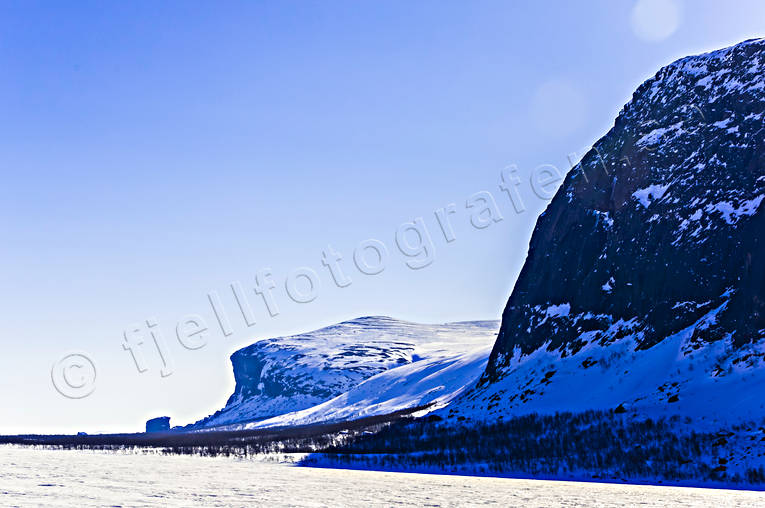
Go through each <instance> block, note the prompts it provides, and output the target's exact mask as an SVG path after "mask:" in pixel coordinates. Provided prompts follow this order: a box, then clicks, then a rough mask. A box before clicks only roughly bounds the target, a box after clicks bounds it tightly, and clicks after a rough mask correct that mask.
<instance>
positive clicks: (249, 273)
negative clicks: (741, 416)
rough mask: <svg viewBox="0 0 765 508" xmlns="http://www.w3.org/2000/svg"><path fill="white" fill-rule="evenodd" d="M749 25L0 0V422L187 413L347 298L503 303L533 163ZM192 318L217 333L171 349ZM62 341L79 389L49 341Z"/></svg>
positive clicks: (375, 303)
mask: <svg viewBox="0 0 765 508" xmlns="http://www.w3.org/2000/svg"><path fill="white" fill-rule="evenodd" d="M763 20H765V4H764V3H763V2H762V1H761V0H757V1H751V2H745V1H741V2H724V3H723V2H706V1H694V2H680V1H666V2H660V1H652V0H643V1H641V2H638V3H636V2H632V1H618V2H614V1H600V2H591V3H586V4H585V3H584V2H563V1H558V2H552V1H541V2H509V1H508V2H490V1H480V2H444V1H418V2H377V3H373V2H355V1H348V2H340V1H327V2H276V1H274V2H198V3H197V2H160V3H158V2H148V1H147V2H131V3H126V2H76V3H73V2H55V1H51V2H32V1H29V2H11V1H0V115H1V117H2V121H1V122H0V171H1V172H2V175H1V176H2V181H1V182H0V235H1V236H0V283H1V284H2V285H1V286H0V287H1V288H2V291H1V292H0V309H2V310H0V337H1V338H2V345H3V348H2V352H1V353H0V415H1V416H2V417H1V418H0V432H2V433H20V432H75V431H88V432H97V431H135V430H140V429H141V428H142V426H143V422H144V420H146V419H147V418H149V417H153V416H160V415H164V414H167V415H169V416H172V417H173V418H174V421H173V423H175V424H181V423H188V422H191V421H194V420H196V419H198V418H200V417H203V416H205V415H207V414H209V413H211V412H213V411H214V410H216V409H219V408H220V407H222V406H223V404H224V403H225V400H226V398H227V397H228V395H229V394H230V393H231V391H232V388H233V376H232V373H231V368H230V364H229V360H228V357H229V355H230V354H231V353H232V352H233V351H235V350H236V349H238V348H239V347H242V346H244V345H247V344H250V343H251V342H253V341H255V340H257V339H261V338H267V337H271V336H276V335H284V334H292V333H296V332H302V331H308V330H311V329H315V328H319V327H322V326H325V325H328V324H332V323H335V322H338V321H342V320H345V319H350V318H354V317H358V316H363V315H389V316H392V317H396V318H400V319H406V320H412V321H419V322H446V321H457V320H470V319H499V317H500V314H501V311H502V309H503V307H504V305H505V302H506V299H507V297H508V295H509V293H510V291H511V289H512V285H513V282H514V280H515V278H516V276H517V274H518V271H519V270H520V268H521V266H522V263H523V260H524V258H525V254H526V249H527V244H528V240H529V237H530V234H531V231H532V228H533V225H534V222H535V220H536V216H537V215H538V214H539V213H540V212H541V210H543V208H544V206H545V204H546V201H545V199H544V194H545V192H544V191H547V190H550V188H552V190H554V188H555V183H553V184H550V185H548V186H547V187H543V188H542V189H541V192H536V193H535V192H534V188H533V187H532V185H531V181H530V178H531V177H532V176H534V175H536V176H537V177H538V176H539V173H538V172H537V173H535V172H534V170H535V168H537V167H539V166H540V165H543V164H550V165H554V166H555V167H556V168H558V169H559V170H560V171H561V172H565V171H566V170H568V169H569V167H570V163H569V158H571V156H572V155H571V154H579V155H581V154H582V152H583V149H586V148H587V147H589V146H591V145H592V143H593V142H594V141H595V140H596V139H598V138H599V137H600V136H601V135H603V134H604V133H605V132H606V131H607V130H608V129H609V128H610V126H611V125H612V123H613V120H614V118H615V116H616V115H617V113H618V111H619V110H620V109H621V107H622V106H623V105H624V104H625V103H626V102H627V101H628V100H629V98H630V96H631V94H632V92H633V90H634V89H635V88H636V87H637V86H638V85H639V84H640V83H641V82H642V81H644V80H645V79H647V78H648V77H650V76H651V75H653V74H654V73H655V72H656V71H657V70H658V69H659V67H661V66H662V65H665V64H667V63H669V62H671V61H673V60H674V59H676V58H679V57H682V56H685V55H687V54H694V53H699V52H703V51H707V50H712V49H716V48H719V47H724V46H727V45H730V44H733V43H736V42H739V41H741V40H744V39H747V38H752V37H758V36H763V35H765V26H763ZM573 157H574V158H576V156H575V155H574V156H573ZM513 164H514V165H516V167H517V171H516V172H515V173H514V174H515V175H516V176H517V177H518V178H520V183H518V184H517V185H516V184H511V187H512V188H516V189H518V192H520V196H521V198H522V200H523V207H524V208H525V210H524V211H522V212H521V213H517V212H516V210H515V207H514V204H513V202H512V201H511V200H510V197H509V195H508V194H506V193H504V192H503V191H502V190H501V189H500V187H499V183H500V174H501V171H502V170H503V168H506V167H507V166H509V165H513ZM542 177H549V172H548V174H547V175H542ZM538 190H539V189H538ZM481 191H488V192H489V193H491V195H492V197H493V198H494V199H495V200H496V204H497V208H498V211H499V213H500V214H501V216H502V217H503V220H501V221H498V222H494V221H492V220H490V219H489V215H488V213H489V212H484V213H482V214H479V213H478V212H480V211H481V210H482V209H483V208H485V206H486V195H485V194H478V195H476V193H480V192H481ZM537 194H540V195H541V197H540V196H537ZM471 196H472V197H471ZM481 198H483V199H484V200H483V201H481ZM468 200H472V204H473V205H474V206H473V207H472V208H468V207H467V206H466V204H467V201H468ZM450 204H454V205H455V206H454V208H453V210H454V213H447V212H448V211H449V205H450ZM441 208H443V209H444V210H443V212H444V214H443V216H444V217H448V219H449V221H450V222H451V224H452V228H453V233H454V234H453V236H452V235H451V234H450V232H449V231H447V234H444V231H442V229H441V228H440V227H439V223H438V221H437V217H436V214H435V212H436V211H437V210H438V209H441ZM471 214H472V215H471ZM471 216H472V219H473V222H475V223H476V224H475V225H474V224H471ZM417 218H422V223H420V224H418V225H416V226H409V227H407V226H404V228H403V230H402V231H400V232H399V241H400V242H401V243H403V249H400V248H399V247H398V246H397V243H396V235H397V230H398V229H399V227H400V226H401V225H402V224H405V223H408V222H411V221H414V220H415V219H417ZM495 218H498V217H497V216H496V215H495ZM476 226H480V227H476ZM415 228H417V229H418V230H419V233H418V230H417V229H415ZM402 235H403V236H402ZM428 237H430V241H431V242H432V244H431V243H429V242H428V241H427V239H428ZM447 237H448V238H449V239H450V240H452V241H447ZM370 239H373V240H377V241H378V242H379V243H375V242H368V243H362V242H364V241H366V240H370ZM420 240H424V241H425V243H424V245H425V248H424V249H421V248H420V249H418V247H419V246H420V243H421V242H420ZM381 244H382V245H384V246H385V249H386V250H387V257H386V259H384V264H383V265H381V264H380V263H378V261H379V259H378V257H377V252H378V251H379V250H380V249H381V247H380V245H381ZM407 245H408V246H409V247H407ZM328 246H332V248H333V251H334V252H336V253H339V254H340V255H342V259H341V260H339V261H337V264H336V265H332V263H335V261H334V260H335V259H336V258H334V257H333V256H334V255H333V254H332V253H329V255H328V257H327V259H328V262H329V263H330V264H331V265H332V266H334V267H335V269H336V268H337V267H339V268H340V269H342V270H343V273H342V274H339V275H338V282H339V283H340V285H343V286H344V287H339V285H338V284H337V283H336V282H335V280H334V279H335V278H334V277H333V276H332V275H331V273H330V269H329V268H331V267H332V266H330V267H327V266H324V265H323V264H322V251H323V250H325V249H327V247H328ZM360 246H361V247H362V248H360ZM409 248H411V250H410V249H409ZM376 249H377V250H376ZM354 250H357V251H359V252H360V253H361V254H362V256H361V259H360V263H361V264H362V268H364V269H365V271H366V272H368V273H363V272H362V271H361V270H359V268H357V267H356V266H355V264H354ZM403 251H407V252H408V253H409V254H410V256H407V255H405V253H404V252H403ZM411 254H414V255H411ZM364 263H366V265H364ZM412 266H414V267H415V268H416V269H413V268H412ZM383 267H384V269H383V270H382V271H381V272H379V273H372V272H376V271H378V270H379V269H380V268H383ZM266 269H270V272H271V274H272V275H271V277H270V279H272V280H273V282H274V284H275V286H276V287H275V288H273V289H270V290H269V289H268V280H269V278H268V277H262V280H261V283H262V287H263V288H265V289H264V290H263V291H264V293H263V294H266V295H267V294H270V295H272V297H273V301H274V302H275V304H276V306H278V314H277V315H276V316H271V315H270V313H269V312H268V310H267V307H266V304H265V301H264V299H263V297H262V295H259V294H257V293H255V292H254V291H253V289H254V287H255V284H256V279H255V275H256V274H257V273H258V272H259V271H261V270H266ZM311 270H313V272H311ZM314 274H315V275H314ZM261 275H262V274H261ZM309 279H313V280H314V282H315V283H316V284H317V285H316V286H315V287H313V290H311V287H310V286H309ZM349 281H350V284H348V282H349ZM232 282H236V283H238V284H239V286H237V287H241V290H242V294H244V295H245V297H246V299H247V300H248V302H249V306H250V308H251V310H252V315H250V316H249V318H250V319H254V320H255V321H256V323H255V324H254V325H252V326H248V325H247V323H246V322H245V320H244V317H243V314H242V313H241V312H240V311H239V308H238V306H237V304H236V300H235V296H234V294H233V292H232V290H231V288H230V284H231V283H232ZM288 285H289V286H290V288H291V289H290V291H291V293H292V298H291V297H290V294H289V293H288V291H287V286H288ZM210 295H212V299H213V301H216V295H217V300H219V302H220V305H219V310H220V314H222V315H223V314H224V313H225V317H226V318H227V319H228V324H227V326H226V327H225V328H226V334H224V333H223V332H222V329H221V327H220V326H219V325H218V321H217V319H216V316H215V313H214V311H213V309H212V306H211V304H210ZM309 299H312V300H311V301H310V302H306V300H309ZM240 300H241V297H240ZM296 300H302V301H303V302H304V303H300V302H298V301H296ZM272 310H276V309H272ZM189 315H196V317H194V318H193V319H195V320H196V321H197V324H200V323H201V324H206V325H207V327H208V331H207V332H206V333H205V334H202V335H196V336H191V335H189V338H187V340H186V347H184V346H183V345H182V344H181V343H180V341H179V340H178V339H177V338H176V326H177V324H178V323H179V321H181V322H182V323H184V324H183V326H182V329H183V332H184V333H186V332H190V331H193V326H194V325H192V324H188V323H186V321H187V320H188V319H190V318H189ZM146 320H149V321H150V322H151V323H152V324H156V326H153V327H152V328H151V330H153V331H155V335H160V334H161V336H162V337H163V339H164V353H165V359H166V360H167V366H166V367H165V368H164V374H165V376H164V377H163V376H162V374H163V372H162V370H163V369H162V367H163V365H162V361H161V357H160V356H159V355H158V354H157V350H156V346H155V345H154V342H153V341H152V339H151V335H150V333H149V331H150V330H149V328H148V327H147V325H146ZM202 322H203V323H202ZM134 324H135V325H139V326H134ZM224 324H226V323H225V322H224ZM189 327H191V328H189ZM134 328H137V329H138V332H134V333H132V334H131V330H133V329H134ZM126 331H128V332H129V335H130V336H131V338H132V339H131V340H134V341H135V340H140V337H141V336H143V340H144V346H143V347H142V348H136V349H138V350H142V351H144V353H145V355H144V356H145V357H144V358H143V359H142V360H140V361H141V362H143V365H142V367H143V368H146V371H145V372H142V373H139V372H138V369H137V368H136V364H135V363H134V362H133V359H132V357H131V353H130V351H126V350H125V349H123V342H124V333H125V332H126ZM157 332H159V333H157ZM184 338H186V337H185V336H184ZM188 346H191V347H198V348H197V349H190V348H189V347H188ZM199 346H202V347H199ZM73 351H74V352H82V353H84V354H85V355H86V356H87V357H88V358H90V359H91V361H92V362H93V366H94V367H95V371H96V373H97V376H96V380H95V383H89V381H90V380H89V378H88V374H89V372H90V368H91V366H90V365H89V364H87V363H86V362H83V360H82V359H81V358H80V357H69V360H67V361H69V362H73V363H71V364H70V365H67V364H66V362H65V363H64V364H63V367H62V364H60V363H57V362H59V360H61V359H62V358H64V357H66V356H67V355H68V354H70V353H71V352H73ZM72 358H74V360H72ZM171 363H172V365H171ZM54 364H56V365H57V366H58V367H57V368H63V369H64V371H55V370H54V372H53V375H52V373H51V371H52V366H53V365H54ZM57 372H58V373H57ZM62 373H63V374H62ZM64 374H65V375H66V376H68V377H66V378H65V379H63V378H62V377H61V376H62V375H64ZM57 376H58V377H57ZM54 379H57V382H58V384H59V385H61V384H62V379H63V384H64V385H65V386H64V388H65V390H64V391H65V392H66V393H67V394H68V395H69V396H77V397H81V396H83V395H87V393H88V392H89V391H90V389H93V388H94V391H92V393H90V395H89V396H87V397H83V398H80V399H70V398H67V397H64V396H62V395H61V394H59V392H58V391H56V389H55V388H54V383H53V380H54ZM67 387H68V388H67Z"/></svg>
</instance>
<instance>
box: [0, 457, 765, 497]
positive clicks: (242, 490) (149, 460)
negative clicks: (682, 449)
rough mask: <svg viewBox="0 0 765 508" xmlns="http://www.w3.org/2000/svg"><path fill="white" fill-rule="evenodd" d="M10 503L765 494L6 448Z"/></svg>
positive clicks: (1, 470) (2, 492)
mask: <svg viewBox="0 0 765 508" xmlns="http://www.w3.org/2000/svg"><path fill="white" fill-rule="evenodd" d="M0 505H2V506H77V507H88V506H131V507H132V506H170V507H172V506H179V507H180V506H182V507H189V506H311V507H316V506H364V507H368V506H394V505H395V506H478V505H488V506H504V507H510V506H523V507H555V506H567V507H578V506H587V507H589V506H598V507H608V506H638V505H639V506H645V507H650V506H685V507H696V506H714V507H727V506H730V507H734V506H742V507H743V506H763V505H765V493H761V492H750V491H733V490H713V489H695V488H685V487H662V486H640V485H619V484H601V483H575V482H559V481H544V480H514V479H502V478H480V477H465V476H448V475H427V474H413V473H386V472H376V471H351V470H338V469H314V468H306V467H297V466H293V465H290V464H285V463H269V462H265V461H251V460H235V459H227V458H215V459H213V458H204V457H196V456H165V455H140V454H119V453H108V452H95V451H54V450H39V449H30V448H18V447H9V446H3V447H0Z"/></svg>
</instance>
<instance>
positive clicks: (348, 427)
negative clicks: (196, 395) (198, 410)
mask: <svg viewBox="0 0 765 508" xmlns="http://www.w3.org/2000/svg"><path fill="white" fill-rule="evenodd" d="M425 408H426V406H423V407H418V408H412V409H406V410H402V411H397V412H394V413H390V414H387V415H381V416H371V417H367V418H361V419H358V420H353V421H347V422H335V423H324V424H314V425H302V426H293V427H281V428H267V429H251V430H209V431H191V432H189V431H186V430H183V429H178V430H174V431H168V432H156V433H136V434H94V435H85V434H82V435H15V436H0V444H15V445H24V446H42V447H46V448H56V449H64V450H106V451H140V450H147V451H150V452H159V453H166V454H180V455H189V454H191V455H201V456H219V455H220V456H240V457H247V456H250V455H257V454H266V453H311V452H315V451H320V450H325V449H328V448H330V447H332V446H337V445H339V444H342V443H344V442H345V441H347V440H351V439H354V438H355V437H356V436H359V435H364V434H368V433H373V432H377V431H379V430H380V429H382V428H383V426H385V425H387V424H389V423H391V422H395V421H397V420H399V419H401V418H404V417H406V416H407V415H408V414H410V413H412V412H414V411H419V410H422V409H425Z"/></svg>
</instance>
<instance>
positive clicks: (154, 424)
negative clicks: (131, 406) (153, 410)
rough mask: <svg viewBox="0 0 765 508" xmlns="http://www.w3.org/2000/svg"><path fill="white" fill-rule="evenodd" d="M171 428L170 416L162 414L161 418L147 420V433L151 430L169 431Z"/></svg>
mask: <svg viewBox="0 0 765 508" xmlns="http://www.w3.org/2000/svg"><path fill="white" fill-rule="evenodd" d="M168 430H170V417H169V416H160V417H159V418H152V419H151V420H149V421H147V422H146V433H147V434H148V433H150V432H167V431H168Z"/></svg>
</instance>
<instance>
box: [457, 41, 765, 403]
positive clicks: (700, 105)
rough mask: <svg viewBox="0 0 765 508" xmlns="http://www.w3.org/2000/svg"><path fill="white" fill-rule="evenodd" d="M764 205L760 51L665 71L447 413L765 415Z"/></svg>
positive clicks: (582, 167)
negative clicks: (712, 408)
mask: <svg viewBox="0 0 765 508" xmlns="http://www.w3.org/2000/svg"><path fill="white" fill-rule="evenodd" d="M763 197H765V40H762V39H760V40H751V41H746V42H743V43H741V44H738V45H736V46H733V47H730V48H726V49H722V50H719V51H715V52H712V53H708V54H703V55H699V56H691V57H687V58H683V59H681V60H678V61H676V62H674V63H672V64H670V65H668V66H666V67H664V68H662V69H661V70H660V71H659V72H658V73H657V74H656V75H655V76H654V77H652V78H651V79H649V80H648V81H646V82H645V83H643V84H642V85H641V86H640V87H639V88H638V89H637V91H636V92H635V93H634V95H633V97H632V100H631V101H630V102H629V103H628V104H627V105H626V106H625V107H624V108H623V110H622V111H621V112H620V113H619V115H618V117H617V118H616V121H615V123H614V126H613V128H612V129H611V130H610V131H609V132H608V133H607V134H606V135H605V136H604V137H603V138H601V139H600V140H599V141H598V142H597V143H595V145H594V146H593V148H592V149H591V150H590V151H589V152H588V153H587V154H586V155H585V156H584V158H583V159H582V160H581V162H580V163H579V164H578V165H577V166H576V167H574V168H573V169H572V170H571V171H570V172H569V174H568V175H567V177H566V178H565V180H564V182H563V183H562V185H561V187H560V189H559V190H558V192H557V194H556V195H555V197H554V198H553V200H552V201H551V202H550V204H549V206H548V207H547V209H546V211H545V212H544V213H543V214H542V215H541V216H540V217H539V220H538V222H537V225H536V228H535V230H534V233H533V236H532V239H531V242H530V246H529V253H528V257H527V259H526V263H525V265H524V267H523V270H522V271H521V274H520V276H519V278H518V280H517V282H516V285H515V287H514V289H513V291H512V294H511V296H510V298H509V301H508V303H507V306H506V308H505V311H504V313H503V316H502V326H501V330H500V333H499V337H498V339H497V342H496V344H495V347H494V349H493V351H492V354H491V357H490V360H489V365H488V367H487V370H486V373H485V374H484V376H483V377H482V378H481V381H480V383H479V388H478V389H477V390H476V391H474V392H473V393H472V394H471V395H470V397H469V398H468V399H467V401H466V402H465V403H464V404H461V405H460V406H459V407H455V408H453V414H458V413H460V412H463V413H464V412H465V411H468V412H472V411H473V410H478V409H480V408H486V407H488V408H490V412H506V413H510V414H512V413H513V412H519V411H523V412H526V411H534V410H545V411H554V410H566V409H586V408H588V407H602V408H608V407H611V408H613V407H616V406H617V405H622V404H623V405H625V406H626V407H635V408H637V407H646V408H648V407H653V408H658V407H659V406H661V408H662V409H665V408H670V409H673V410H676V411H679V412H683V411H688V412H691V413H700V412H703V408H702V406H703V405H704V401H705V400H706V399H707V398H708V400H709V401H713V400H719V401H720V403H721V404H722V406H721V407H730V404H733V403H739V402H740V401H743V400H744V398H748V400H749V402H747V403H746V404H743V403H742V404H743V406H746V409H747V411H750V412H752V411H753V412H754V413H757V411H759V412H760V413H761V414H763V415H765V411H763V410H762V409H761V402H762V401H765V397H764V396H762V395H757V397H755V398H754V399H752V398H751V397H750V395H752V394H753V393H754V391H755V390H757V389H758V386H759V385H758V383H759V382H760V381H761V380H762V379H763V376H762V371H763V368H762V365H763V357H764V354H765V347H763V339H765V291H764V290H765V245H764V244H763V232H765V213H763V207H762V206H761V205H762V201H763ZM744 379H746V380H748V381H746V383H744ZM736 387H738V388H736ZM742 390H752V392H751V393H750V392H748V391H746V392H742ZM728 392H730V393H729V395H728V399H727V401H726V400H725V399H726V397H725V394H726V393H728ZM760 393H762V392H760ZM715 397H717V398H715Z"/></svg>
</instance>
